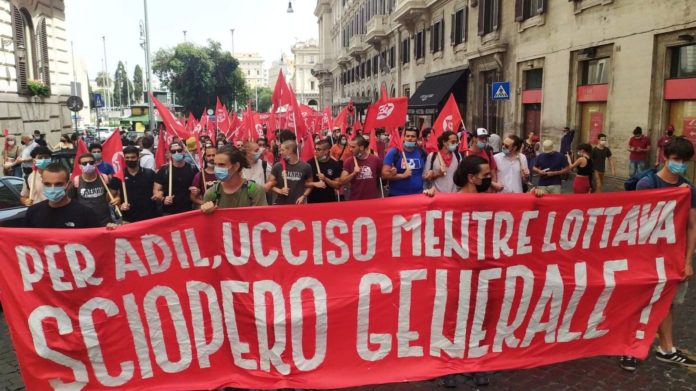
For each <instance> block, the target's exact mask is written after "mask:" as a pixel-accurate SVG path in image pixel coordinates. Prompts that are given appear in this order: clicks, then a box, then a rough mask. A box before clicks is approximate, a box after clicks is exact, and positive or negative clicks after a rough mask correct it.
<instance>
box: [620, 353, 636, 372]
mask: <svg viewBox="0 0 696 391" xmlns="http://www.w3.org/2000/svg"><path fill="white" fill-rule="evenodd" d="M619 366H620V367H621V368H622V369H624V370H626V371H629V372H634V371H635V370H636V368H638V360H636V358H635V357H631V356H621V358H619Z"/></svg>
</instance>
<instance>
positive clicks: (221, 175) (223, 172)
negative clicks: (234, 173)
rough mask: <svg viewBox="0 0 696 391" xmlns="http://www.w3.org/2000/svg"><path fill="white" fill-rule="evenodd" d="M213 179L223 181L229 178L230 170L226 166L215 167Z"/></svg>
mask: <svg viewBox="0 0 696 391" xmlns="http://www.w3.org/2000/svg"><path fill="white" fill-rule="evenodd" d="M215 179H217V180H219V181H222V182H225V181H226V180H228V179H230V170H228V169H227V167H215Z"/></svg>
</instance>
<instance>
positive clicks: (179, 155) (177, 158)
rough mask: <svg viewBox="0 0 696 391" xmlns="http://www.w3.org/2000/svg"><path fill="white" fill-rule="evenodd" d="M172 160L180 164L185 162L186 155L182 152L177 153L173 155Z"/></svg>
mask: <svg viewBox="0 0 696 391" xmlns="http://www.w3.org/2000/svg"><path fill="white" fill-rule="evenodd" d="M172 160H174V161H175V162H180V161H182V160H184V154H183V153H181V152H177V153H175V154H172Z"/></svg>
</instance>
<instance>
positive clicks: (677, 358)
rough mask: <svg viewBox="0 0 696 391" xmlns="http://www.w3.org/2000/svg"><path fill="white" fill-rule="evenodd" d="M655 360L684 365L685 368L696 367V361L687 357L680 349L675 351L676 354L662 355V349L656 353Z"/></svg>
mask: <svg viewBox="0 0 696 391" xmlns="http://www.w3.org/2000/svg"><path fill="white" fill-rule="evenodd" d="M655 358H657V359H658V360H660V361H662V362H668V363H671V364H678V365H683V366H685V367H696V360H694V359H693V358H691V357H689V356H687V355H686V354H684V352H682V351H681V350H679V349H675V352H674V353H662V352H661V351H660V349H658V350H657V351H656V352H655Z"/></svg>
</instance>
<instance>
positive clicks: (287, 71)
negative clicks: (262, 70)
mask: <svg viewBox="0 0 696 391" xmlns="http://www.w3.org/2000/svg"><path fill="white" fill-rule="evenodd" d="M281 71H282V72H283V76H285V79H286V80H287V79H290V78H291V77H292V75H293V74H294V73H295V61H294V60H293V59H292V57H290V56H288V55H287V54H285V53H282V54H281V55H280V60H276V61H273V62H272V63H271V67H270V68H268V88H270V89H271V90H273V89H274V88H275V85H276V82H277V81H278V74H279V73H280V72H281Z"/></svg>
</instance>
